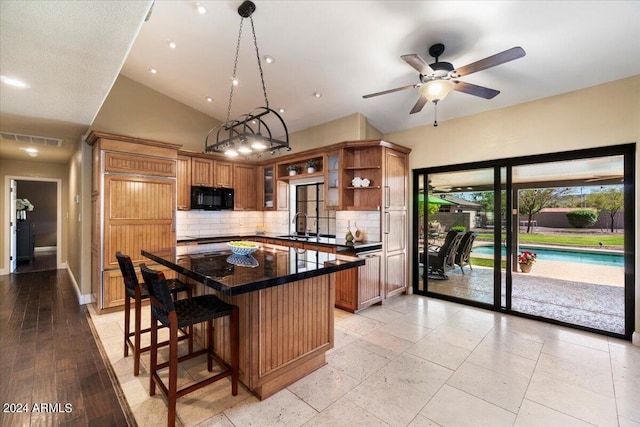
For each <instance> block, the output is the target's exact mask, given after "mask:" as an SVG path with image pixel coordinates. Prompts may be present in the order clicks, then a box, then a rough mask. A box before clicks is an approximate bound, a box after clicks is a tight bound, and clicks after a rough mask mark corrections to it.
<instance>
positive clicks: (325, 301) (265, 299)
mask: <svg viewBox="0 0 640 427" xmlns="http://www.w3.org/2000/svg"><path fill="white" fill-rule="evenodd" d="M142 255H144V256H145V257H147V258H149V259H151V260H153V261H155V262H157V263H159V264H162V265H164V266H166V267H169V268H171V269H172V270H175V271H176V272H177V273H178V274H180V275H182V278H183V279H185V280H190V281H191V282H192V283H194V284H195V288H194V295H202V294H207V293H213V294H215V295H217V296H218V297H219V298H221V299H223V300H224V301H227V302H229V303H231V304H234V305H237V306H238V307H239V308H240V381H241V382H242V384H244V385H245V386H246V387H247V388H248V389H249V390H251V391H252V392H253V393H254V394H255V395H256V396H257V397H258V398H260V399H265V398H267V397H269V396H271V395H272V394H274V393H276V392H278V391H280V390H282V389H283V388H285V387H287V386H288V385H290V384H292V383H293V382H295V381H297V380H298V379H300V378H302V377H304V376H306V375H308V374H309V373H311V372H313V371H314V370H316V369H318V368H320V367H321V366H323V365H324V364H326V360H325V353H326V351H327V350H329V349H331V348H333V344H334V323H333V317H334V316H333V310H334V300H335V280H336V275H335V274H333V273H336V272H338V271H342V270H346V269H350V268H357V267H359V266H361V265H364V260H363V259H358V258H355V257H351V256H343V255H339V254H332V253H327V252H322V251H311V250H300V249H296V248H285V247H280V246H275V245H261V247H260V248H259V249H258V250H257V251H256V252H255V253H254V254H252V255H250V256H238V255H234V254H232V253H231V251H230V250H229V248H228V247H227V245H226V244H225V243H213V244H206V245H192V246H190V245H185V246H177V247H175V248H170V249H164V250H157V251H146V250H143V251H142ZM226 321H227V320H226V319H219V320H217V321H216V324H215V332H214V333H215V334H216V337H215V340H214V342H216V345H217V346H220V347H221V348H216V351H217V352H218V353H219V354H221V355H222V356H223V357H224V358H225V359H227V360H228V356H229V348H228V340H227V339H226V338H227V337H225V336H224V334H225V332H226V331H228V327H227V325H226V324H224V323H223V322H226ZM199 332H200V331H199V330H198V331H196V340H198V339H199V338H201V337H198V333H199Z"/></svg>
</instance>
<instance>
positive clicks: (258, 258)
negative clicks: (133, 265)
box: [142, 242, 364, 296]
mask: <svg viewBox="0 0 640 427" xmlns="http://www.w3.org/2000/svg"><path fill="white" fill-rule="evenodd" d="M142 255H144V256H145V257H147V258H149V259H151V260H153V261H155V262H157V263H159V264H161V265H164V266H167V267H169V268H171V269H172V270H174V271H176V272H178V273H179V274H183V275H185V276H187V277H190V278H191V279H193V280H196V281H198V282H200V283H203V284H204V285H206V286H209V287H211V288H212V289H215V290H216V291H218V292H220V293H222V294H224V295H229V296H234V295H240V294H243V293H247V292H253V291H257V290H260V289H265V288H269V287H273V286H278V285H284V284H287V283H291V282H296V281H299V280H304V279H309V278H312V277H318V276H322V275H326V274H330V273H336V272H338V271H342V270H346V269H350V268H355V267H359V266H361V265H364V260H363V259H359V258H356V257H352V256H347V255H342V254H332V253H328V252H321V251H312V250H305V251H300V250H298V249H295V248H285V247H281V246H275V245H267V244H265V245H263V246H261V247H260V249H259V250H257V251H256V252H254V253H253V254H252V255H251V257H247V256H238V255H233V254H232V253H231V250H230V249H229V248H228V246H227V245H226V242H224V243H208V244H199V245H183V246H177V247H174V248H168V249H162V250H155V251H147V250H142Z"/></svg>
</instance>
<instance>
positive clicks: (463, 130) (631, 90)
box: [385, 76, 640, 344]
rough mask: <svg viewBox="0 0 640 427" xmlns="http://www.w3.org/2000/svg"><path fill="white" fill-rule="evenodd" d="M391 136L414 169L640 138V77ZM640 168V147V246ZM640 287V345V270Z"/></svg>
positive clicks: (639, 302)
mask: <svg viewBox="0 0 640 427" xmlns="http://www.w3.org/2000/svg"><path fill="white" fill-rule="evenodd" d="M443 102H446V100H445V101H443ZM385 139H387V140H389V141H393V142H396V143H398V144H401V145H405V146H407V147H410V148H412V149H413V151H412V152H411V155H410V166H411V168H412V169H417V168H423V167H430V166H443V165H451V164H458V163H467V162H476V161H482V160H491V159H500V158H507V157H518V156H524V155H534V154H542V153H553V152H559V151H568V150H577V149H583V148H594V147H602V146H608V145H618V144H625V143H630V142H636V143H637V142H638V141H640V76H635V77H631V78H628V79H623V80H619V81H616V82H612V83H608V84H604V85H600V86H595V87H592V88H588V89H584V90H579V91H575V92H570V93H567V94H563V95H558V96H554V97H551V98H545V99H541V100H538V101H534V102H529V103H526V104H520V105H516V106H513V107H509V108H503V109H500V110H494V111H489V112H486V113H482V114H476V115H474V116H469V117H463V118H460V119H456V120H449V121H446V122H441V123H440V126H438V127H437V128H434V127H433V126H423V127H418V128H413V129H408V130H404V131H401V132H393V133H390V134H387V135H385ZM639 168H640V150H638V149H637V148H636V177H635V187H636V207H635V228H636V236H635V241H636V246H638V243H637V242H638V231H639V230H640V219H639V216H638V211H639V210H640V197H639V194H638V190H639V189H640V179H639V174H638V170H639ZM412 185H413V184H412ZM638 249H640V248H638V247H636V250H638ZM636 260H637V257H636ZM639 267H640V266H639V265H638V261H636V268H635V271H636V272H638V271H640V269H639ZM635 289H636V291H635V294H636V315H635V331H636V336H635V337H636V340H638V342H637V343H638V344H640V336H638V334H640V274H637V273H636V283H635Z"/></svg>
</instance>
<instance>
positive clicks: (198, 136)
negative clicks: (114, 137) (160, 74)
mask: <svg viewBox="0 0 640 427" xmlns="http://www.w3.org/2000/svg"><path fill="white" fill-rule="evenodd" d="M219 125H220V122H219V121H217V120H215V119H212V118H211V117H209V116H207V115H206V114H203V113H201V112H199V111H197V110H194V109H193V108H191V107H188V106H186V105H184V104H182V103H180V102H178V101H176V100H175V99H172V98H169V97H168V96H166V95H163V94H161V93H159V92H156V91H155V90H153V89H150V88H148V87H146V86H143V85H141V84H140V83H138V82H136V81H134V80H131V79H129V78H127V77H125V76H122V75H120V76H118V78H117V80H116V82H115V84H114V85H113V88H112V89H111V92H109V95H108V96H107V99H105V101H104V104H103V105H102V108H100V111H98V114H97V115H96V118H95V120H94V121H93V124H92V125H91V129H92V130H96V131H101V132H109V133H114V134H118V135H126V136H133V137H137V138H146V139H153V140H156V141H162V142H170V143H172V144H182V146H183V147H182V148H184V149H187V150H192V151H203V150H204V139H205V137H206V136H207V133H208V132H209V131H210V130H211V129H212V128H214V127H216V126H219Z"/></svg>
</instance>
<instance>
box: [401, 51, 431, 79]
mask: <svg viewBox="0 0 640 427" xmlns="http://www.w3.org/2000/svg"><path fill="white" fill-rule="evenodd" d="M400 58H402V59H404V62H406V63H407V64H409V65H411V66H412V67H413V68H415V69H416V70H418V72H419V73H420V74H422V75H427V74H431V73H433V70H432V69H431V67H429V64H427V63H426V62H425V60H424V59H422V58H421V57H420V55H417V54H415V53H412V54H410V55H402V56H401V57H400Z"/></svg>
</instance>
